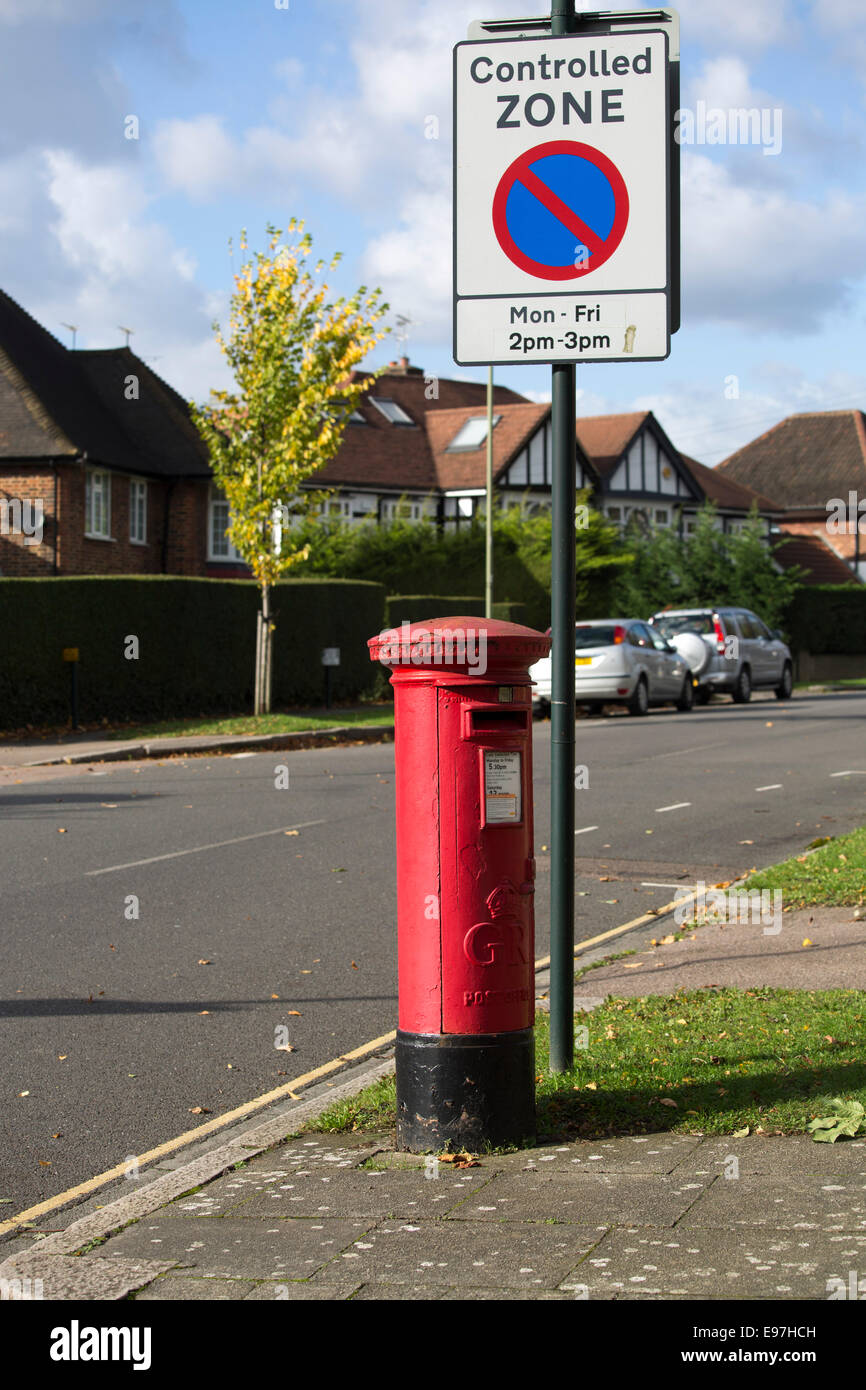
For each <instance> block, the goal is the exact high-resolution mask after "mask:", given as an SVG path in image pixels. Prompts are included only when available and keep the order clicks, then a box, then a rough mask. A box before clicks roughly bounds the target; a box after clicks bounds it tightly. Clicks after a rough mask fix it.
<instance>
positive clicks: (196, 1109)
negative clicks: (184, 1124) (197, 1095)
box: [189, 1105, 210, 1115]
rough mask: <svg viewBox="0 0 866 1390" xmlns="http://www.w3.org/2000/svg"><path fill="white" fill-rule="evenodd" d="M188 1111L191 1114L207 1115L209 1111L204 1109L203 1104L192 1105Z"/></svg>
mask: <svg viewBox="0 0 866 1390" xmlns="http://www.w3.org/2000/svg"><path fill="white" fill-rule="evenodd" d="M189 1113H190V1114H191V1115H209V1114H210V1111H209V1110H205V1108H204V1106H203V1105H194V1106H193V1107H192V1109H191V1110H190V1112H189Z"/></svg>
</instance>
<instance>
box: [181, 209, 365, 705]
mask: <svg viewBox="0 0 866 1390" xmlns="http://www.w3.org/2000/svg"><path fill="white" fill-rule="evenodd" d="M267 234H268V237H269V242H268V247H267V250H266V251H263V252H256V253H255V255H254V256H253V257H252V258H247V259H246V260H245V262H244V264H243V266H242V267H241V269H240V271H239V273H238V274H237V275H236V276H235V290H234V293H233V295H232V299H231V319H230V326H229V331H228V336H227V337H225V336H223V333H222V332H221V330H220V326H219V324H218V323H215V324H214V332H215V333H216V338H217V342H218V343H219V346H220V349H221V351H222V353H223V354H224V356H225V357H226V359H227V360H228V363H229V366H230V367H231V369H232V374H233V376H234V380H235V390H234V391H211V399H210V402H209V403H208V404H206V405H202V406H197V405H195V404H192V405H191V411H192V417H193V420H194V422H195V424H196V427H197V428H198V431H199V433H200V434H201V436H202V438H203V439H204V441H205V443H206V445H207V447H208V450H209V453H210V461H211V466H212V468H213V473H214V480H215V482H216V484H217V486H218V487H219V488H220V489H221V491H222V492H223V494H224V496H225V497H226V499H227V501H228V503H229V509H230V522H229V528H228V533H227V534H228V537H229V539H230V541H231V543H232V545H233V546H234V547H235V549H236V550H237V551H238V552H239V553H240V555H241V556H242V558H243V560H244V562H245V563H246V564H247V565H248V566H249V568H250V570H251V572H252V574H253V577H254V578H255V580H256V582H257V584H258V585H259V589H260V591H261V610H260V612H259V615H258V626H257V639H256V669H255V713H256V714H262V713H267V712H268V711H269V710H270V708H271V665H272V663H271V652H272V648H273V631H274V624H273V622H272V617H271V590H272V587H273V585H274V584H275V583H276V582H277V580H278V579H279V578H280V577H281V576H282V575H284V574H285V573H286V572H287V571H288V570H289V569H291V567H292V566H293V565H295V564H297V563H298V562H299V561H301V560H303V559H305V558H306V555H307V550H306V548H305V547H304V548H295V549H293V548H292V542H291V531H290V530H289V529H288V528H285V529H284V527H283V525H282V522H283V521H288V520H290V519H291V518H292V517H294V516H297V517H302V516H303V515H305V514H308V513H309V512H310V511H311V510H312V509H313V508H314V507H318V506H319V505H320V504H321V502H322V499H323V497H324V496H325V495H326V494H324V493H322V492H313V491H310V490H309V489H306V488H305V489H303V491H302V484H304V483H306V482H307V480H308V479H309V478H311V477H312V476H313V475H314V474H315V473H317V472H318V471H319V470H320V469H321V468H323V467H324V465H325V464H326V463H328V461H329V460H330V459H332V458H333V457H334V455H335V454H336V452H337V450H338V448H339V446H340V441H341V439H342V436H343V431H344V429H345V428H346V424H347V422H348V418H349V415H350V414H351V412H352V409H353V407H354V405H355V403H356V401H357V399H358V397H359V396H360V394H361V392H362V391H364V390H365V389H366V388H367V387H368V386H369V384H370V377H367V378H366V379H365V378H361V379H358V380H352V379H351V377H350V373H351V372H352V371H353V370H354V368H355V367H357V365H358V363H359V362H361V361H362V359H363V358H364V357H365V356H366V355H367V353H368V352H369V351H370V349H371V348H372V347H374V346H375V344H376V343H379V342H381V340H382V339H383V338H384V337H385V334H386V333H387V332H388V330H387V329H383V328H379V327H377V325H378V324H379V322H380V320H381V319H382V318H383V317H384V315H385V313H386V312H387V309H388V305H387V304H384V303H382V302H381V300H380V297H379V296H380V291H379V290H373V291H368V289H367V287H366V285H362V286H361V287H360V289H358V290H357V292H356V293H355V294H354V295H352V297H351V298H350V299H343V298H341V299H337V300H336V301H334V302H333V303H328V302H326V296H327V294H328V286H327V285H326V284H325V283H324V282H323V281H322V280H321V278H320V277H321V273H322V271H323V270H324V269H325V262H324V261H321V260H320V261H318V262H317V263H316V265H315V267H314V269H313V270H312V271H311V270H310V269H309V268H308V264H307V263H308V258H309V256H310V253H311V251H312V244H313V243H312V238H311V237H310V235H309V233H306V232H305V231H304V224H303V222H298V221H297V220H296V219H294V218H293V219H292V221H291V222H290V223H289V226H288V229H287V234H286V235H287V236H288V237H289V238H291V241H288V242H284V241H283V236H284V234H283V232H281V231H280V230H279V229H278V228H276V227H271V226H269V227H268V228H267ZM240 248H241V251H242V252H247V251H248V250H249V243H248V241H247V236H246V232H243V233H242V234H241V242H240ZM340 259H341V257H340V254H339V252H338V253H337V254H336V255H335V256H334V257H333V259H332V260H331V262H330V264H329V265H328V270H334V269H335V268H336V266H337V265H338V264H339V261H340ZM373 375H375V373H372V374H371V376H373Z"/></svg>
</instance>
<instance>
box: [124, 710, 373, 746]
mask: <svg viewBox="0 0 866 1390" xmlns="http://www.w3.org/2000/svg"><path fill="white" fill-rule="evenodd" d="M393 722H394V707H393V705H382V706H374V707H372V708H370V709H364V710H358V709H332V710H325V711H323V712H321V713H317V714H260V715H252V714H238V715H228V716H226V717H225V718H222V719H219V718H217V719H166V720H163V721H162V722H161V723H155V724H134V725H129V726H127V727H126V728H123V729H118V728H115V729H111V730H107V731H106V733H105V737H106V738H110V739H123V740H124V741H126V740H128V739H134V738H177V737H179V736H186V737H189V736H190V735H193V734H211V735H214V734H300V733H306V732H308V731H315V730H316V729H334V728H337V727H343V726H344V725H346V724H357V725H358V726H359V728H363V727H364V726H365V725H371V724H393Z"/></svg>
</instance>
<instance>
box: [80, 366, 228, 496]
mask: <svg viewBox="0 0 866 1390" xmlns="http://www.w3.org/2000/svg"><path fill="white" fill-rule="evenodd" d="M75 357H76V360H77V361H78V362H79V363H80V366H81V368H82V370H83V372H84V375H85V376H86V377H87V379H88V382H89V383H90V388H91V390H92V391H93V394H94V395H95V396H96V397H98V399H99V400H100V402H101V403H102V405H103V406H104V407H105V409H106V412H107V413H109V414H113V415H114V417H115V418H116V419H117V420H118V422H119V423H120V425H121V427H122V429H123V432H124V434H125V435H126V436H127V438H128V439H129V441H130V443H131V445H132V446H133V448H135V449H136V451H137V452H138V453H139V454H140V456H141V458H142V459H143V460H145V461H146V463H147V465H148V466H149V468H150V471H152V472H155V473H162V474H166V475H170V476H171V477H205V476H208V475H209V474H210V471H211V469H210V463H209V461H208V452H207V448H206V446H205V444H204V442H203V441H202V439H201V437H200V435H199V433H198V431H197V430H196V428H195V425H194V424H193V423H192V420H191V418H190V414H189V408H188V406H187V402H186V401H185V400H184V399H183V397H182V396H181V395H180V394H179V393H178V392H177V391H175V389H174V387H172V386H169V385H168V383H167V382H165V381H163V379H162V377H159V376H157V374H156V372H153V371H151V369H150V367H148V365H147V363H146V362H142V360H141V358H139V357H136V355H135V353H134V352H131V351H130V349H129V348H126V347H122V348H106V349H101V350H94V351H87V352H76V354H75ZM130 375H133V376H137V377H138V381H139V394H138V399H137V400H127V399H126V397H125V395H124V383H125V381H126V378H127V377H128V376H130Z"/></svg>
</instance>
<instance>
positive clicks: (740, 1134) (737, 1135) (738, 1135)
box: [733, 1125, 749, 1139]
mask: <svg viewBox="0 0 866 1390" xmlns="http://www.w3.org/2000/svg"><path fill="white" fill-rule="evenodd" d="M748 1133H749V1126H748V1125H746V1126H745V1128H744V1129H735V1130H734V1133H733V1138H734V1139H745V1137H746V1135H747V1134H748Z"/></svg>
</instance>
